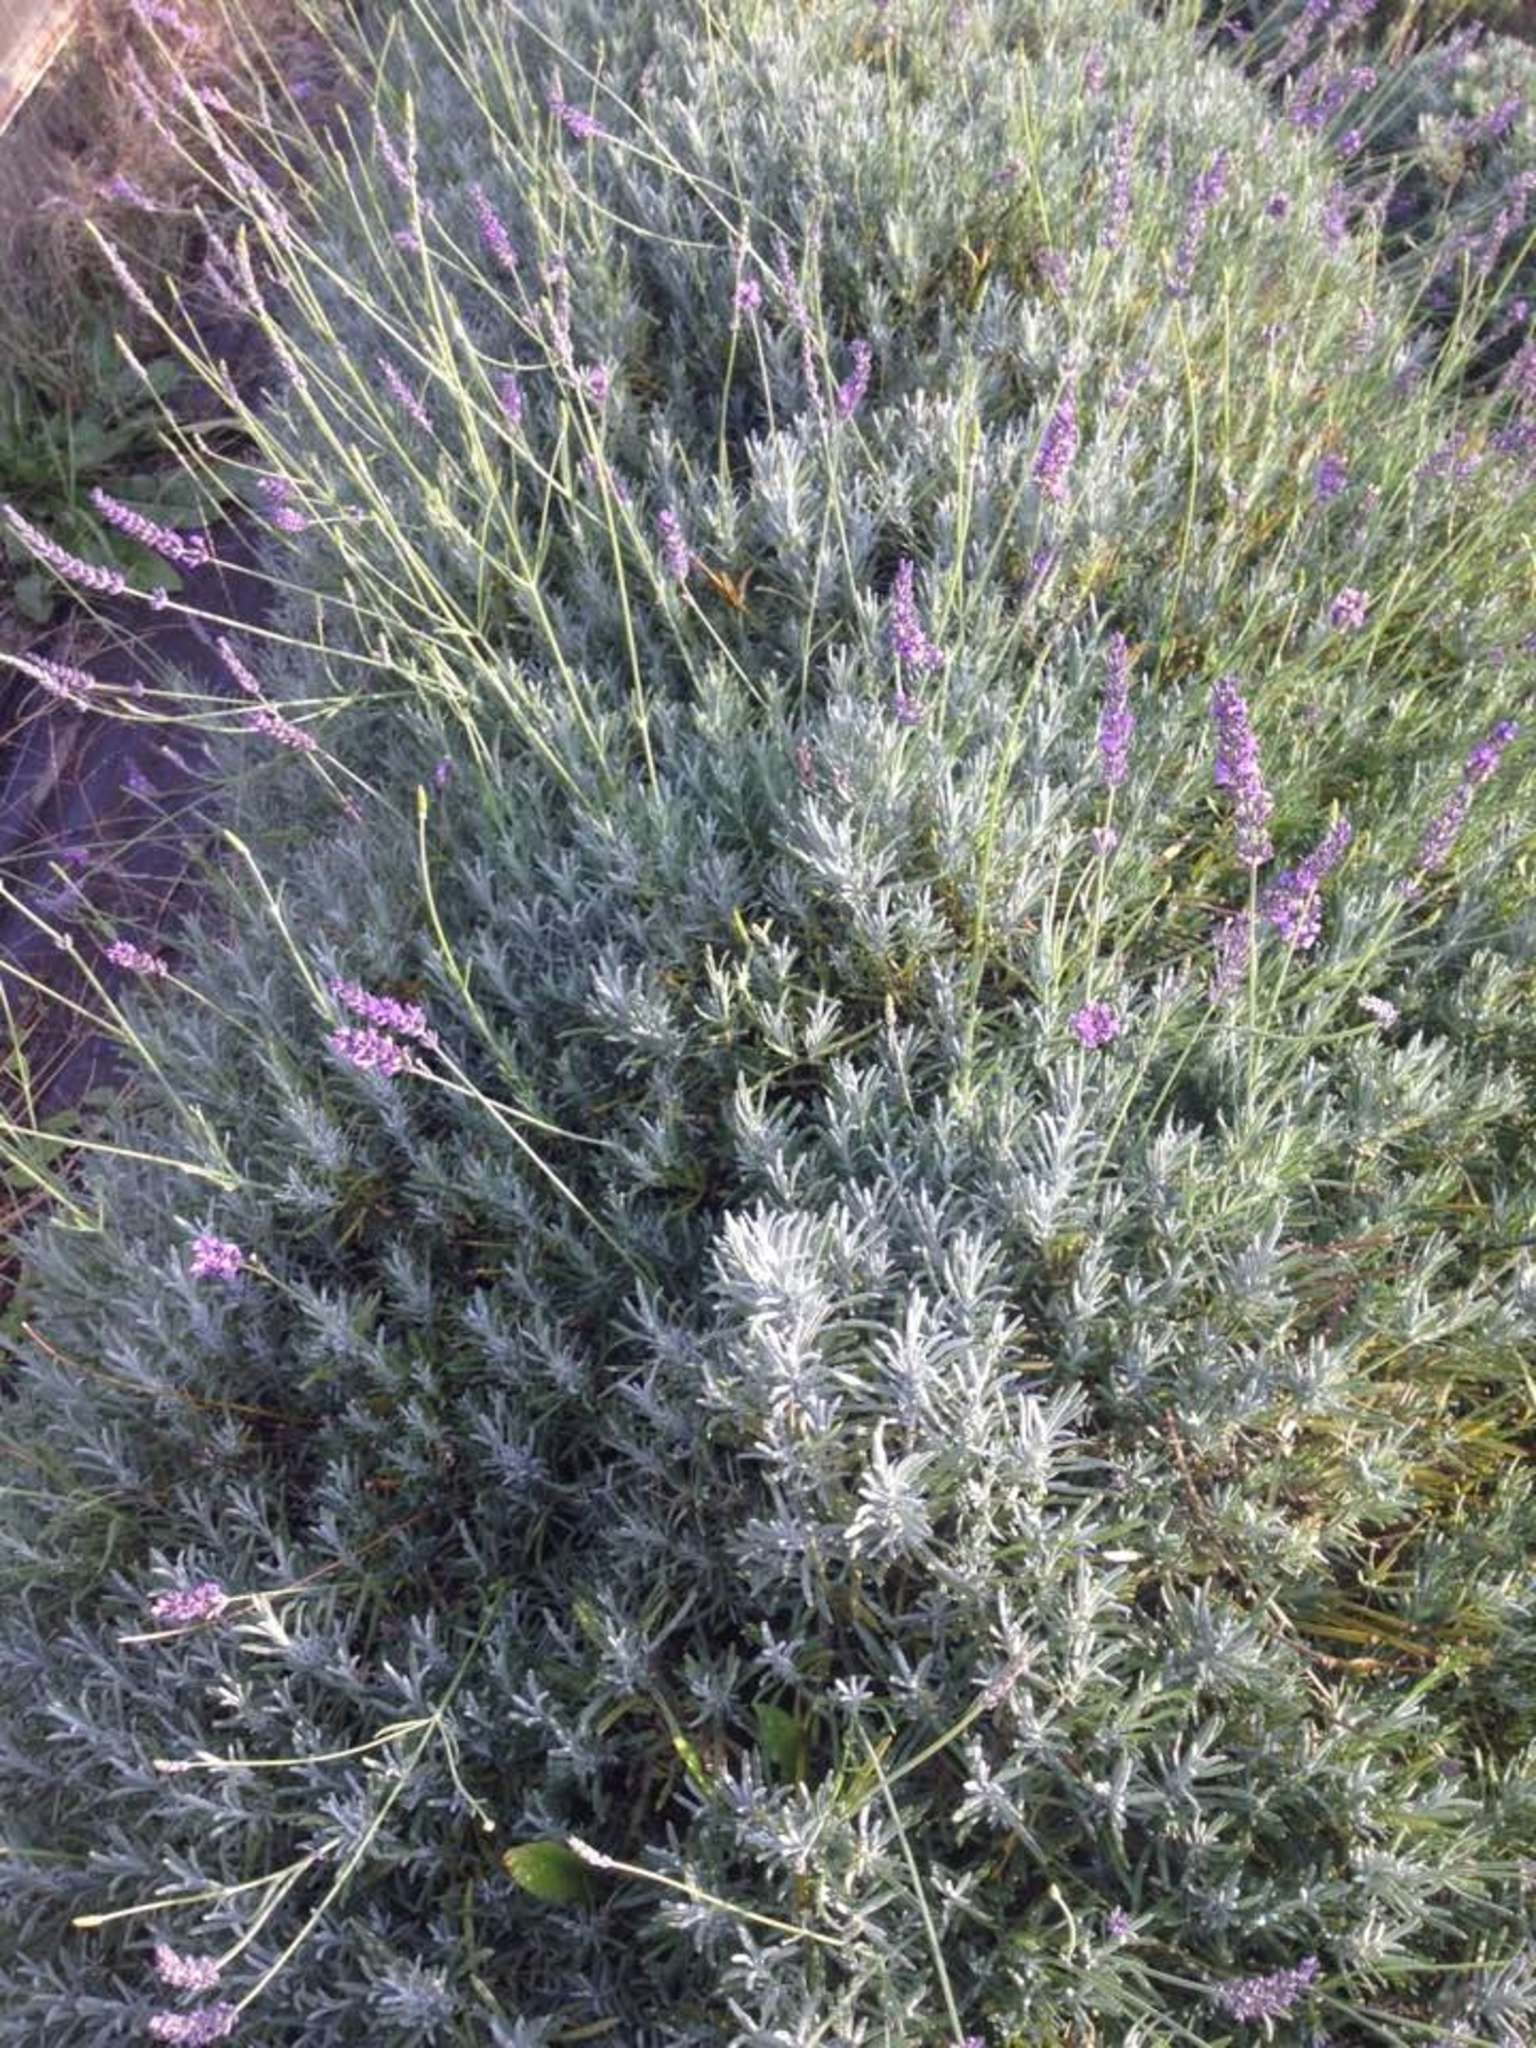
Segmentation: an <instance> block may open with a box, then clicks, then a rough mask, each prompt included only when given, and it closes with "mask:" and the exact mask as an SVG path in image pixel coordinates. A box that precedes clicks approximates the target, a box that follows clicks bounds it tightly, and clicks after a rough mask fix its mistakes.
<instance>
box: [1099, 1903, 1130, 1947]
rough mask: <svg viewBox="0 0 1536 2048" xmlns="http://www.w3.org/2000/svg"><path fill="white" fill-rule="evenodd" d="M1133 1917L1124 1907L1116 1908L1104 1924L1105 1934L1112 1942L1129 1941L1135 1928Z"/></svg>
mask: <svg viewBox="0 0 1536 2048" xmlns="http://www.w3.org/2000/svg"><path fill="white" fill-rule="evenodd" d="M1133 1924H1134V1923H1133V1922H1132V1920H1131V1916H1130V1914H1129V1913H1127V1911H1126V1910H1125V1908H1124V1906H1115V1907H1114V1908H1112V1910H1111V1911H1110V1914H1109V1917H1108V1918H1107V1919H1106V1920H1105V1922H1104V1932H1105V1933H1106V1934H1107V1935H1108V1936H1109V1938H1110V1940H1111V1941H1128V1940H1129V1939H1130V1936H1131V1931H1132V1927H1133Z"/></svg>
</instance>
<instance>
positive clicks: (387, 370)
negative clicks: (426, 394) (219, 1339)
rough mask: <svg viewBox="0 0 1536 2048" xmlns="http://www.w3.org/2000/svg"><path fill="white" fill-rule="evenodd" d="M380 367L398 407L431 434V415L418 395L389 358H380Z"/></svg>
mask: <svg viewBox="0 0 1536 2048" xmlns="http://www.w3.org/2000/svg"><path fill="white" fill-rule="evenodd" d="M378 365H379V370H380V373H381V375H382V376H383V379H384V382H385V383H386V384H387V385H388V386H389V391H390V396H391V397H392V398H393V399H394V401H395V403H396V405H398V406H399V408H400V410H401V411H402V412H403V413H405V414H407V415H408V416H409V417H410V418H411V419H413V420H414V421H415V422H416V424H417V426H418V427H421V428H423V429H424V430H425V431H426V432H427V433H429V434H430V433H431V431H432V415H431V413H429V412H428V411H427V408H426V407H425V406H424V405H423V404H422V402H421V400H420V399H419V398H418V397H417V396H416V393H415V392H414V391H413V390H412V389H411V387H410V385H409V384H407V383H406V381H405V379H404V378H403V377H402V376H401V374H400V372H399V371H398V370H397V369H396V368H395V366H394V364H393V363H392V362H391V361H390V360H389V357H388V356H380V357H379V358H378Z"/></svg>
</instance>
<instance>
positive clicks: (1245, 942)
mask: <svg viewBox="0 0 1536 2048" xmlns="http://www.w3.org/2000/svg"><path fill="white" fill-rule="evenodd" d="M1256 936H1257V934H1256V932H1255V930H1254V923H1253V919H1252V918H1251V917H1250V916H1249V915H1248V913H1247V911H1246V910H1238V911H1234V912H1233V913H1232V914H1231V915H1230V916H1228V917H1225V918H1223V920H1222V922H1221V923H1220V925H1218V926H1217V929H1216V972H1215V975H1214V976H1213V977H1212V980H1211V989H1210V999H1211V1001H1212V1002H1213V1003H1219V1002H1223V1001H1224V1000H1225V999H1226V997H1228V996H1229V995H1231V994H1232V992H1233V990H1234V989H1236V988H1238V987H1240V986H1241V984H1242V981H1243V977H1244V976H1245V975H1246V974H1247V972H1248V962H1249V960H1250V958H1251V957H1252V954H1253V945H1254V940H1255V938H1256Z"/></svg>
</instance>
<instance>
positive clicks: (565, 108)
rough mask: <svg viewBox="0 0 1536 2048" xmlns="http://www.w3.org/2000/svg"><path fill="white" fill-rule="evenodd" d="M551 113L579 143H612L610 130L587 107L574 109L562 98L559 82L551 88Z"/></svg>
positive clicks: (549, 98)
mask: <svg viewBox="0 0 1536 2048" xmlns="http://www.w3.org/2000/svg"><path fill="white" fill-rule="evenodd" d="M547 105H548V107H549V111H550V112H551V113H552V114H553V115H554V117H555V119H556V120H557V121H558V122H560V124H561V126H562V127H563V128H564V129H565V130H566V132H567V134H570V135H574V136H575V138H576V140H577V141H578V142H597V141H610V140H611V139H612V138H611V137H610V136H609V134H608V130H607V129H606V128H605V127H604V126H603V125H602V123H601V122H600V121H598V120H597V119H595V118H594V116H593V115H591V114H589V113H588V112H587V110H586V108H585V107H573V106H572V105H571V103H570V101H569V100H567V99H564V98H563V97H562V96H561V92H560V86H559V82H558V81H557V82H556V83H555V84H554V85H553V86H551V88H550V90H549V94H548V98H547Z"/></svg>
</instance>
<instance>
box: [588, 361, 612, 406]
mask: <svg viewBox="0 0 1536 2048" xmlns="http://www.w3.org/2000/svg"><path fill="white" fill-rule="evenodd" d="M581 381H582V383H583V384H584V385H585V386H586V391H587V396H588V397H589V398H590V399H591V401H592V403H593V404H594V405H606V404H607V402H608V394H609V392H610V391H611V390H612V389H613V372H612V370H610V369H609V367H608V365H607V364H606V363H588V365H587V367H586V368H585V369H584V370H583V371H582V373H581Z"/></svg>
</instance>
